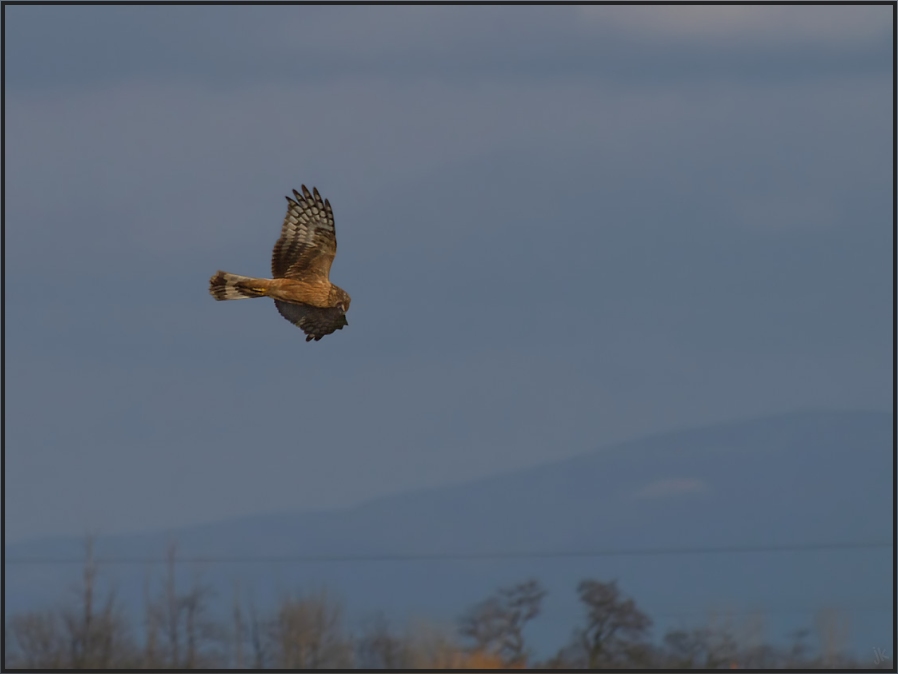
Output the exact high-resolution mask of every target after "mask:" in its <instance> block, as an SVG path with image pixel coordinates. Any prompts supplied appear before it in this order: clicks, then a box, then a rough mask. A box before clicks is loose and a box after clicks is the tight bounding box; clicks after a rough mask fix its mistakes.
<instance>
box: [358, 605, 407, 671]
mask: <svg viewBox="0 0 898 674" xmlns="http://www.w3.org/2000/svg"><path fill="white" fill-rule="evenodd" d="M356 654H357V655H356V657H357V663H356V665H357V666H358V667H360V668H362V669H405V668H406V667H407V666H408V665H407V660H408V658H407V657H406V656H407V649H406V644H405V643H403V639H402V637H401V636H399V635H397V634H394V633H393V631H392V630H391V629H390V624H389V622H388V621H387V619H386V617H385V616H384V614H383V613H377V614H376V615H375V616H374V617H373V618H371V619H370V620H369V621H368V624H367V626H366V629H365V630H364V632H363V633H362V635H361V636H360V637H359V640H358V643H357V645H356Z"/></svg>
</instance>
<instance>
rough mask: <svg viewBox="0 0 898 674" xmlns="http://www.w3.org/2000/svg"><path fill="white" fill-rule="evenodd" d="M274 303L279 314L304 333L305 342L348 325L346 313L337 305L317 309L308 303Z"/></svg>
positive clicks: (276, 301) (317, 338)
mask: <svg viewBox="0 0 898 674" xmlns="http://www.w3.org/2000/svg"><path fill="white" fill-rule="evenodd" d="M274 305H275V306H276V307H277V310H278V312H279V313H280V314H281V316H283V317H284V318H286V319H287V320H288V321H290V322H291V323H293V325H295V326H297V327H298V328H300V329H301V330H302V331H303V332H304V333H306V341H307V342H310V341H312V340H313V339H314V340H315V341H316V342H317V341H318V340H319V339H321V338H322V337H324V336H325V335H329V334H331V333H332V332H335V331H336V330H342V329H343V326H344V325H349V322H348V321H347V320H346V314H344V313H343V310H342V309H341V308H339V307H333V308H327V309H319V308H318V307H313V306H311V305H309V304H294V303H292V302H282V301H281V300H275V301H274Z"/></svg>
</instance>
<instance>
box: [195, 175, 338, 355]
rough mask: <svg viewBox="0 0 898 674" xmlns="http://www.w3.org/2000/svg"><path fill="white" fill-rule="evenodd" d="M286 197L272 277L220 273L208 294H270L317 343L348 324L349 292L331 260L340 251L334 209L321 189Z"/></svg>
mask: <svg viewBox="0 0 898 674" xmlns="http://www.w3.org/2000/svg"><path fill="white" fill-rule="evenodd" d="M293 196H294V199H291V198H290V197H287V215H286V216H285V217H284V224H283V225H282V226H281V237H280V238H279V239H278V240H277V243H276V244H274V251H272V253H271V276H272V278H253V277H251V276H238V275H237V274H229V273H228V272H226V271H219V272H216V274H215V276H213V277H212V278H211V279H209V293H210V294H211V295H212V297H214V298H215V299H216V300H243V299H249V298H251V297H270V298H272V299H273V300H274V306H275V307H277V310H278V311H279V312H280V314H281V316H283V317H284V318H286V319H287V320H288V321H290V322H291V323H293V325H295V326H297V327H299V328H300V329H301V330H302V331H303V332H304V333H306V341H307V342H309V341H311V340H313V339H314V340H315V341H316V342H317V341H318V340H319V339H321V338H322V337H324V336H325V335H329V334H331V333H332V332H334V331H336V330H342V329H343V326H344V325H349V323H348V322H347V320H346V312H347V311H348V310H349V302H350V299H349V295H348V294H347V293H346V291H345V290H343V289H342V288H339V287H337V286H335V285H334V284H333V283H331V282H330V278H329V274H330V269H331V263H332V262H333V261H334V256H335V255H336V254H337V236H336V232H335V230H334V212H333V209H331V205H330V202H329V201H328V200H327V199H325V200H324V201H322V200H321V195H320V194H318V189H317V188H314V187H313V188H312V191H311V192H309V190H308V189H307V188H306V186H305V185H303V186H302V194H300V193H299V192H297V191H296V190H293Z"/></svg>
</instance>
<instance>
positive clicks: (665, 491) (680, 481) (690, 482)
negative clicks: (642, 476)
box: [633, 477, 708, 499]
mask: <svg viewBox="0 0 898 674" xmlns="http://www.w3.org/2000/svg"><path fill="white" fill-rule="evenodd" d="M707 490H708V485H706V484H705V482H704V480H700V479H698V478H695V477H670V478H665V479H663V480H656V481H655V482H650V483H649V484H647V485H645V486H643V487H641V488H640V489H637V490H636V491H635V492H634V493H633V498H638V499H655V498H669V497H671V496H682V495H683V494H698V493H701V492H704V491H707Z"/></svg>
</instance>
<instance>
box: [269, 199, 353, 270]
mask: <svg viewBox="0 0 898 674" xmlns="http://www.w3.org/2000/svg"><path fill="white" fill-rule="evenodd" d="M293 196H294V197H295V199H291V198H290V197H287V215H286V216H284V224H283V225H282V226H281V237H280V238H279V239H278V240H277V243H276V244H274V251H272V254H271V275H272V276H273V277H274V278H292V279H297V280H300V281H306V282H309V283H315V282H328V281H329V280H330V279H329V274H330V269H331V263H332V262H333V261H334V256H335V255H336V254H337V233H336V230H335V229H334V212H333V210H332V209H331V205H330V202H329V201H328V200H327V199H325V200H323V201H322V199H321V195H320V194H318V189H317V188H312V192H309V190H308V188H306V186H305V185H303V186H302V194H300V193H299V192H297V191H296V190H293Z"/></svg>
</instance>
